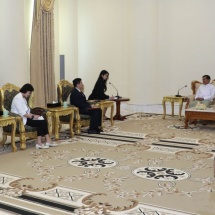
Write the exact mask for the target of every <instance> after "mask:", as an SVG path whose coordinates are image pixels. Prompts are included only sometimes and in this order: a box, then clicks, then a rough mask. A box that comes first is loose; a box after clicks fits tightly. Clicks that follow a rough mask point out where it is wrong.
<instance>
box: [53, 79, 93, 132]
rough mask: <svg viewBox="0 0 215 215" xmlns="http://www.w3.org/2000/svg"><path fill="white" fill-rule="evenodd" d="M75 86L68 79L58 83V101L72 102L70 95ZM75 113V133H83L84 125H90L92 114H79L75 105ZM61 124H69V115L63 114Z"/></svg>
mask: <svg viewBox="0 0 215 215" xmlns="http://www.w3.org/2000/svg"><path fill="white" fill-rule="evenodd" d="M73 88H74V86H73V84H72V83H70V82H69V81H66V80H61V81H60V82H59V84H58V85H57V95H58V102H60V103H61V104H63V102H64V101H67V102H68V104H70V98H69V95H70V93H71V91H72V89H73ZM74 110H75V114H74V128H75V133H76V134H80V133H81V127H82V126H88V125H89V123H90V116H89V115H84V114H79V109H78V108H77V107H74ZM60 123H61V124H69V116H61V117H60Z"/></svg>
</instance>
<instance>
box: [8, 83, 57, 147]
mask: <svg viewBox="0 0 215 215" xmlns="http://www.w3.org/2000/svg"><path fill="white" fill-rule="evenodd" d="M33 91H34V88H33V86H32V85H31V84H25V85H24V86H23V87H22V88H21V89H20V93H18V94H17V95H16V96H15V97H14V99H13V101H12V105H11V112H13V113H16V114H18V115H20V116H21V117H22V119H23V123H24V125H29V126H32V127H37V143H36V149H47V148H49V146H57V144H55V143H53V142H52V140H51V138H50V136H49V132H48V125H47V121H46V120H44V119H41V116H39V115H35V114H32V113H30V108H29V106H28V103H27V100H26V99H27V98H28V97H30V95H31V93H32V92H33ZM42 136H45V138H46V143H45V144H43V143H42Z"/></svg>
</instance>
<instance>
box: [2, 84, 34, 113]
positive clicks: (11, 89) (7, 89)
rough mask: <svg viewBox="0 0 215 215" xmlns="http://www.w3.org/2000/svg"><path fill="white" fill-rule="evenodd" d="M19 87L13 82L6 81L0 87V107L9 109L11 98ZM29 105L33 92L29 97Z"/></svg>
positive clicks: (31, 102)
mask: <svg viewBox="0 0 215 215" xmlns="http://www.w3.org/2000/svg"><path fill="white" fill-rule="evenodd" d="M19 90H20V88H19V87H17V86H15V85H14V84H10V83H7V84H5V85H3V86H2V87H1V89H0V109H1V110H3V109H6V110H9V111H10V110H11V104H12V101H13V98H14V97H15V96H16V95H17V94H18V93H19ZM28 103H29V107H33V94H31V96H30V98H29V101H28Z"/></svg>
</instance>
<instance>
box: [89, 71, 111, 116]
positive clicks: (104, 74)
mask: <svg viewBox="0 0 215 215" xmlns="http://www.w3.org/2000/svg"><path fill="white" fill-rule="evenodd" d="M108 78H109V73H108V71H106V70H102V71H101V72H100V74H99V77H98V80H97V81H96V84H95V86H94V88H93V91H92V93H91V94H90V96H89V98H88V99H89V100H105V99H113V98H114V97H113V96H108V95H106V94H105V92H106V91H107V80H108ZM105 112H106V110H105V111H104V116H103V117H104V119H106V118H107V117H106V116H105Z"/></svg>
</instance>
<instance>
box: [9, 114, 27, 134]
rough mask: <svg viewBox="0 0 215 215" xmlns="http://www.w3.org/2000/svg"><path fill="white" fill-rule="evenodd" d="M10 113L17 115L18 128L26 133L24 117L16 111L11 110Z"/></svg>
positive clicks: (20, 131)
mask: <svg viewBox="0 0 215 215" xmlns="http://www.w3.org/2000/svg"><path fill="white" fill-rule="evenodd" d="M9 115H10V116H14V117H15V120H16V123H17V128H18V130H19V133H25V126H24V124H23V119H22V117H21V116H19V115H18V114H16V113H12V112H10V114H9Z"/></svg>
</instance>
